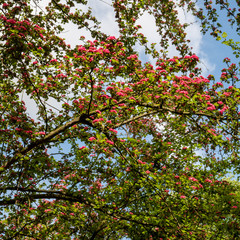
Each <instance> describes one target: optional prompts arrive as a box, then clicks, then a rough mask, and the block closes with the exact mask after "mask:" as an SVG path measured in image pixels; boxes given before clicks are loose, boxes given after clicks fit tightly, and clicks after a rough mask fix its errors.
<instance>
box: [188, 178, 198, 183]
mask: <svg viewBox="0 0 240 240" xmlns="http://www.w3.org/2000/svg"><path fill="white" fill-rule="evenodd" d="M188 179H189V180H191V181H193V182H197V181H198V180H197V179H196V178H194V177H189V178H188Z"/></svg>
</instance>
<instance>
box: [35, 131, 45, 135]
mask: <svg viewBox="0 0 240 240" xmlns="http://www.w3.org/2000/svg"><path fill="white" fill-rule="evenodd" d="M35 134H38V135H45V134H46V133H45V132H36V133H35Z"/></svg>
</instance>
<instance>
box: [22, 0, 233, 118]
mask: <svg viewBox="0 0 240 240" xmlns="http://www.w3.org/2000/svg"><path fill="white" fill-rule="evenodd" d="M47 2H48V1H46V0H44V1H43V0H42V1H39V2H38V3H37V4H38V6H40V8H41V9H44V8H45V6H46V4H47ZM111 3H112V0H90V1H88V4H87V6H83V5H81V8H82V10H83V11H84V10H87V8H88V7H91V8H92V12H93V15H95V16H96V18H97V19H98V21H99V22H101V29H102V31H103V32H105V33H107V34H109V35H112V36H116V37H118V36H119V32H118V26H117V23H116V22H115V13H114V10H113V7H112V6H111ZM32 5H33V6H34V5H35V4H34V3H32ZM36 11H39V8H38V9H36ZM178 13H179V18H180V21H181V22H182V23H185V22H186V23H189V24H190V26H189V27H188V29H187V38H188V39H190V45H191V47H192V48H193V52H194V53H195V54H196V55H197V56H198V57H199V59H200V64H199V65H200V67H201V68H202V75H203V76H204V77H207V76H208V75H209V74H212V75H214V76H216V78H215V79H216V82H218V81H219V77H220V75H221V69H222V68H224V67H226V65H225V64H224V63H223V59H224V58H225V57H230V58H231V49H230V48H229V47H227V46H225V45H223V44H221V43H220V42H217V41H216V40H215V39H214V38H213V37H211V36H210V35H209V34H206V35H203V34H202V33H201V28H200V24H199V21H198V20H197V19H196V18H195V17H194V16H193V15H191V14H190V13H187V12H186V11H184V10H183V9H178ZM221 19H222V22H223V25H225V28H226V30H227V32H228V33H229V34H230V35H233V37H235V38H236V33H234V31H233V30H232V29H231V28H229V27H227V25H226V24H225V23H226V22H227V19H226V18H224V17H223V16H221ZM136 24H139V25H141V26H142V29H141V32H142V33H143V34H144V35H145V36H146V37H147V38H148V40H149V42H150V43H154V42H159V40H160V36H159V34H158V33H157V30H156V26H155V21H154V18H153V17H152V16H151V15H149V14H147V13H145V14H143V16H141V18H140V19H138V20H137V22H136ZM80 36H85V37H86V40H87V39H89V40H94V39H92V38H91V36H90V34H89V32H87V31H86V30H83V29H80V30H79V29H77V27H76V26H75V25H73V24H68V25H66V26H65V31H64V32H63V33H62V34H61V37H62V38H64V39H65V40H66V42H67V43H68V44H70V45H71V46H72V47H74V46H75V45H79V44H82V42H81V41H80V40H79V38H80ZM138 48H139V49H138V51H139V53H140V54H139V55H140V59H141V60H142V61H143V62H145V61H150V62H151V60H152V59H146V57H145V55H144V51H143V48H140V47H138ZM174 55H176V50H175V49H174V48H173V47H172V48H170V49H169V56H171V57H172V56H174ZM151 63H152V64H153V65H154V62H151ZM23 100H24V101H25V102H26V103H27V105H28V107H29V110H30V115H31V116H32V117H33V118H34V115H36V106H34V103H33V102H32V101H31V100H30V99H29V98H28V97H27V96H26V95H24V96H23ZM48 103H49V104H50V105H52V106H55V107H57V108H61V103H57V102H56V101H54V100H50V101H49V102H48ZM49 108H51V107H49Z"/></svg>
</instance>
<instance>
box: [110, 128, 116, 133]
mask: <svg viewBox="0 0 240 240" xmlns="http://www.w3.org/2000/svg"><path fill="white" fill-rule="evenodd" d="M109 131H111V132H114V133H117V130H115V129H112V128H109Z"/></svg>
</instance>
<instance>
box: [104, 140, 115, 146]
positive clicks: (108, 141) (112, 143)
mask: <svg viewBox="0 0 240 240" xmlns="http://www.w3.org/2000/svg"><path fill="white" fill-rule="evenodd" d="M106 142H107V143H109V144H111V145H114V142H112V141H110V140H107V141H106Z"/></svg>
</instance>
